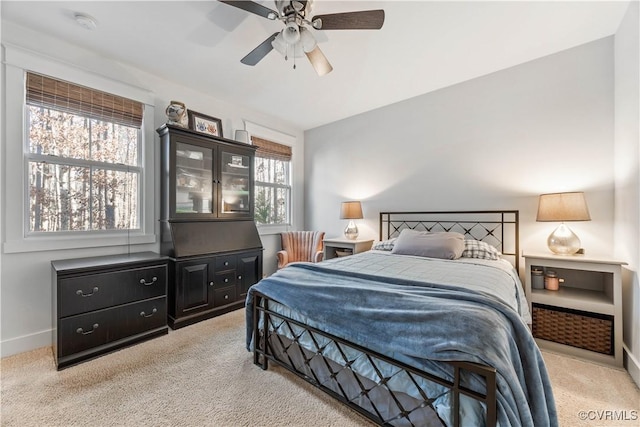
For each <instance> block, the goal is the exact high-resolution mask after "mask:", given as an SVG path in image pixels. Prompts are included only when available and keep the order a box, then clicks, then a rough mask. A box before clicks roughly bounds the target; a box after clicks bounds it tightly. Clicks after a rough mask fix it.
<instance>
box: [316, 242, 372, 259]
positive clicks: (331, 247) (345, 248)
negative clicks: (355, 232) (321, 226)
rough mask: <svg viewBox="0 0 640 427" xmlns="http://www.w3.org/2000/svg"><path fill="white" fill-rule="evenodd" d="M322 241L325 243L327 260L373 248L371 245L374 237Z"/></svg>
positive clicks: (325, 257)
mask: <svg viewBox="0 0 640 427" xmlns="http://www.w3.org/2000/svg"><path fill="white" fill-rule="evenodd" d="M322 242H323V243H324V259H325V260H328V259H331V258H335V257H337V256H344V255H353V254H357V253H360V252H366V251H368V250H369V249H371V246H372V245H373V239H346V238H344V237H343V238H340V237H334V238H332V239H323V240H322ZM336 251H338V253H336ZM341 254H343V255H341Z"/></svg>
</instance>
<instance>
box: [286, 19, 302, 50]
mask: <svg viewBox="0 0 640 427" xmlns="http://www.w3.org/2000/svg"><path fill="white" fill-rule="evenodd" d="M282 38H284V41H285V42H286V43H287V44H291V45H293V44H296V43H298V41H300V27H298V24H296V23H295V22H289V23H288V24H287V26H286V27H284V30H282Z"/></svg>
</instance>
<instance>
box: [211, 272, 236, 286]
mask: <svg viewBox="0 0 640 427" xmlns="http://www.w3.org/2000/svg"><path fill="white" fill-rule="evenodd" d="M213 284H214V286H216V287H222V286H225V287H226V286H232V285H235V284H236V272H235V271H228V272H226V273H218V274H216V275H215V276H214V279H213Z"/></svg>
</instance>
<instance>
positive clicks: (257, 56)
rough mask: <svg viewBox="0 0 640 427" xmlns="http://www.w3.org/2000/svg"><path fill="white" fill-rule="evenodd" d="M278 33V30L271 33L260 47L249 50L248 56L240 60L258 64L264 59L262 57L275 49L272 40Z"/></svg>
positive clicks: (248, 63) (246, 63) (244, 62)
mask: <svg viewBox="0 0 640 427" xmlns="http://www.w3.org/2000/svg"><path fill="white" fill-rule="evenodd" d="M278 34H280V33H279V32H277V33H273V34H272V35H270V36H269V38H268V39H266V40H265V41H263V42H262V43H260V45H259V46H258V47H256V48H255V49H253V50H252V51H251V52H249V53H248V54H247V56H245V57H244V58H242V59H241V60H240V62H242V63H243V64H245V65H256V64H257V63H258V62H260V61H261V60H262V58H264V57H265V56H267V54H268V53H269V52H271V51H272V50H273V45H272V44H271V42H272V41H273V40H274V39H275V38H276V36H277V35H278Z"/></svg>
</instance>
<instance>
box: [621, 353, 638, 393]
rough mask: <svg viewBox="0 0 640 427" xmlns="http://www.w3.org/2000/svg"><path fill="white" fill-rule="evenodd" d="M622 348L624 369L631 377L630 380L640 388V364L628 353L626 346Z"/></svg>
mask: <svg viewBox="0 0 640 427" xmlns="http://www.w3.org/2000/svg"><path fill="white" fill-rule="evenodd" d="M622 347H623V348H624V352H623V353H624V367H625V369H626V370H627V372H629V375H631V378H632V379H633V381H634V382H635V383H636V385H637V386H638V387H639V388H640V362H639V361H638V359H636V357H635V356H634V355H633V353H631V352H630V351H629V349H628V348H627V346H626V345H623V346H622Z"/></svg>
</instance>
